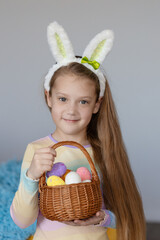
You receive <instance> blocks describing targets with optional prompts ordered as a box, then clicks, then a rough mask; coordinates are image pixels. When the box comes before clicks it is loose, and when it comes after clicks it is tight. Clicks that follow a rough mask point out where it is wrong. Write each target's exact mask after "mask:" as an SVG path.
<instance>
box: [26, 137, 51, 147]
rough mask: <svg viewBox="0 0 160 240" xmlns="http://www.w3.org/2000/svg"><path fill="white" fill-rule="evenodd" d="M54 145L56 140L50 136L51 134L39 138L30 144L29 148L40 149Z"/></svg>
mask: <svg viewBox="0 0 160 240" xmlns="http://www.w3.org/2000/svg"><path fill="white" fill-rule="evenodd" d="M52 145H54V142H53V141H52V140H51V139H50V138H49V136H46V137H43V138H40V139H37V140H35V141H33V142H31V143H29V144H28V146H27V147H28V148H33V149H39V148H43V147H49V146H52Z"/></svg>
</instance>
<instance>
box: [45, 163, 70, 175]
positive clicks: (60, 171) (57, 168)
mask: <svg viewBox="0 0 160 240" xmlns="http://www.w3.org/2000/svg"><path fill="white" fill-rule="evenodd" d="M66 170H67V167H66V165H65V164H64V163H62V162H57V163H55V164H53V167H52V169H51V171H49V172H47V173H46V176H47V177H50V176H53V175H54V176H58V177H61V176H63V175H64V174H65V172H66Z"/></svg>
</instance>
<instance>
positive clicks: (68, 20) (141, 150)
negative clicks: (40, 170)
mask: <svg viewBox="0 0 160 240" xmlns="http://www.w3.org/2000/svg"><path fill="white" fill-rule="evenodd" d="M159 10H160V1H158V0H157V1H155V0H152V1H149V0H144V1H142V0H131V1H109V0H99V1H95V0H81V1H78V0H67V1H63V0H58V1H56V0H46V1H44V0H34V1H32V0H28V1H25V0H14V1H10V0H0V43H1V44H0V84H1V86H0V109H1V115H0V133H1V134H0V136H1V138H0V161H1V162H4V161H7V160H9V159H15V158H16V159H19V160H21V159H22V158H23V153H24V151H25V148H26V145H27V144H28V143H29V142H31V141H33V140H36V139H38V138H40V137H43V136H46V135H48V134H49V133H50V132H53V130H54V125H53V123H52V120H51V116H50V113H49V111H48V109H47V107H46V105H45V101H44V98H43V79H44V76H45V74H46V73H47V71H48V69H49V68H50V67H51V66H52V64H53V62H54V59H53V57H52V54H51V52H50V50H49V47H48V43H47V38H46V28H47V26H48V24H49V23H50V22H52V21H53V20H56V21H58V22H59V23H60V24H62V25H63V26H64V28H65V29H66V31H67V32H68V35H69V36H70V39H71V41H72V43H73V46H74V49H75V51H76V54H77V55H81V54H82V51H83V50H84V48H85V46H86V44H88V42H89V41H90V39H91V38H92V37H93V36H94V35H95V34H97V33H98V32H100V31H102V30H103V29H105V28H109V29H113V31H114V33H115V42H114V47H113V50H112V51H111V53H110V54H109V55H108V57H107V58H106V60H105V62H104V64H103V66H104V68H105V70H106V73H107V76H108V79H109V83H110V86H111V89H112V93H113V98H114V100H115V103H116V106H117V111H118V115H119V120H120V124H121V128H122V133H123V137H124V141H125V143H126V147H127V150H128V154H129V157H130V162H131V165H132V168H133V171H134V174H135V177H136V180H137V183H138V186H139V188H140V191H141V195H142V198H143V203H144V209H145V214H146V218H147V220H150V221H160V188H159V185H160V174H159V171H160V161H159V156H160V146H159V145H160V144H159V143H160V141H159V136H160V127H159V123H160V110H159V109H160V104H159V102H160V94H159V92H160V71H159V68H160V64H159V53H160V28H159V23H160V14H159Z"/></svg>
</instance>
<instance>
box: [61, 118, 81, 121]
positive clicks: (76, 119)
mask: <svg viewBox="0 0 160 240" xmlns="http://www.w3.org/2000/svg"><path fill="white" fill-rule="evenodd" d="M63 120H64V121H66V122H77V121H78V120H77V119H75V120H71V119H65V118H64V119H63Z"/></svg>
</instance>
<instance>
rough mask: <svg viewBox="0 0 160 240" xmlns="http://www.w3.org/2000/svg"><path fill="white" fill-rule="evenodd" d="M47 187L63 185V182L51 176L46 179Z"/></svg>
mask: <svg viewBox="0 0 160 240" xmlns="http://www.w3.org/2000/svg"><path fill="white" fill-rule="evenodd" d="M47 185H48V186H50V187H51V186H52V187H53V186H57V185H65V182H64V181H63V180H62V178H60V177H57V176H51V177H49V178H48V179H47Z"/></svg>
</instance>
